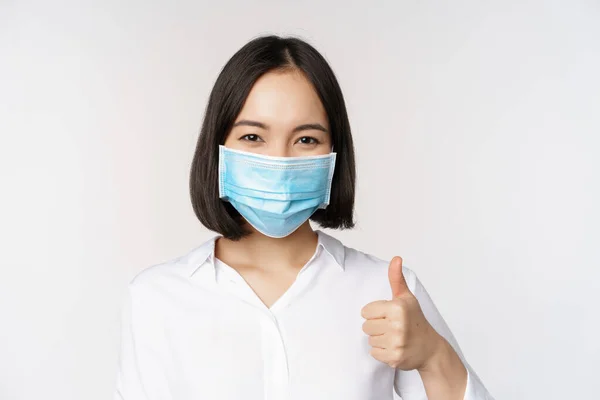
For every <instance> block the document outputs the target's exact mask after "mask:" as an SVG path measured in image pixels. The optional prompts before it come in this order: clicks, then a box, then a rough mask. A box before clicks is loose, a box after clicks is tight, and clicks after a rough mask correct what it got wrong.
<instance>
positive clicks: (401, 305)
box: [361, 256, 443, 371]
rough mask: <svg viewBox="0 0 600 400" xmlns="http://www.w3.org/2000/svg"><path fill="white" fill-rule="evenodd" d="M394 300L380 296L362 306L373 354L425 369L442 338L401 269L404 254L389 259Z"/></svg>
mask: <svg viewBox="0 0 600 400" xmlns="http://www.w3.org/2000/svg"><path fill="white" fill-rule="evenodd" d="M388 277H389V280H390V287H391V289H392V300H378V301H374V302H372V303H369V304H367V305H366V306H364V307H363V308H362V311H361V315H362V317H363V318H365V319H366V321H365V322H364V323H363V331H364V332H365V333H366V334H368V335H369V345H371V346H372V349H371V350H370V352H369V353H370V354H371V355H372V356H373V357H374V358H375V359H377V360H379V361H381V362H384V363H386V364H388V365H389V366H390V367H392V368H399V369H402V370H405V371H408V370H413V369H418V370H421V369H425V368H426V366H427V364H428V362H429V361H430V360H431V359H432V358H433V356H434V355H435V354H436V352H437V351H438V348H439V347H440V345H441V342H442V340H443V338H442V336H440V335H439V334H438V333H437V332H436V331H435V329H433V327H432V326H431V325H430V324H429V322H428V321H427V319H426V318H425V316H424V315H423V311H422V310H421V306H420V305H419V302H418V301H417V298H416V297H415V296H414V295H413V294H412V292H411V291H410V289H409V288H408V285H407V284H406V280H405V279H404V275H403V273H402V258H400V257H398V256H396V257H394V258H393V259H392V261H391V262H390V266H389V270H388Z"/></svg>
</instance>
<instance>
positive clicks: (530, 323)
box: [0, 0, 600, 400]
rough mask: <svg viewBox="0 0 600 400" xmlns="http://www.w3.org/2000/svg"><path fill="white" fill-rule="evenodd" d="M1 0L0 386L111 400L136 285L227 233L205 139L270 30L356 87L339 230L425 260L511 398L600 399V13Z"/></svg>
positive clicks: (15, 397)
mask: <svg viewBox="0 0 600 400" xmlns="http://www.w3.org/2000/svg"><path fill="white" fill-rule="evenodd" d="M0 4H1V6H0V46H1V53H0V54H1V58H0V132H1V135H2V136H1V141H0V167H1V168H0V179H1V197H0V202H1V207H0V235H1V236H0V240H1V242H0V243H1V260H2V261H1V264H0V266H1V270H0V399H3V400H5V399H6V400H21V399H28V400H29V399H32V400H33V399H35V400H37V399H51V400H54V399H56V400H81V399H86V400H101V399H107V398H111V397H112V392H113V388H114V379H115V373H116V362H117V356H118V352H117V349H118V343H119V336H118V335H119V312H120V308H121V301H122V295H123V289H124V288H125V286H126V284H127V282H128V281H129V280H130V279H131V278H132V277H133V276H134V275H135V274H136V273H137V272H139V271H141V270H142V269H143V268H145V267H148V266H150V265H152V264H156V263H159V262H162V261H166V260H168V259H171V258H174V257H176V256H179V255H181V254H183V253H185V252H187V251H188V250H190V249H191V248H192V247H195V246H197V245H199V244H200V243H201V242H203V241H204V240H206V239H207V238H209V237H210V236H212V233H211V232H208V231H207V230H205V229H204V228H203V227H202V226H201V225H200V223H199V222H198V221H197V220H196V219H195V216H194V214H193V212H192V209H191V206H190V200H189V193H188V174H189V167H190V162H191V158H192V155H193V151H194V146H195V142H196V139H197V135H198V131H199V127H200V124H201V121H202V116H203V112H204V107H205V105H206V101H207V98H208V94H209V92H210V89H211V87H212V84H213V83H214V80H215V79H216V77H217V74H218V72H219V70H220V68H221V67H222V66H223V64H224V63H225V62H226V61H227V59H228V58H229V57H230V56H231V55H233V53H234V52H235V51H236V50H237V49H239V48H240V47H241V46H242V45H243V44H244V43H246V42H247V41H248V40H249V39H251V38H253V37H255V36H257V35H259V34H263V33H279V34H294V35H300V36H301V37H303V38H305V39H307V40H308V41H309V42H311V43H312V44H314V45H315V46H316V47H317V49H319V50H320V51H321V52H322V53H323V54H324V55H325V56H326V58H327V59H328V60H329V61H330V63H331V65H332V67H333V69H334V70H335V72H336V74H337V76H338V78H339V81H340V84H341V86H342V89H343V91H344V94H345V97H346V101H347V105H348V111H349V115H350V120H351V124H352V128H353V134H354V139H355V143H356V151H357V162H358V174H359V176H358V195H357V204H356V217H357V219H358V225H357V228H356V229H355V230H353V231H347V232H334V235H335V236H337V237H339V238H340V239H342V240H343V241H344V242H345V243H346V244H347V245H349V246H351V247H356V248H358V249H360V250H363V251H366V252H369V253H372V254H375V255H377V256H379V257H382V258H391V257H392V256H393V255H396V254H397V255H401V256H402V257H403V258H404V262H405V265H406V266H408V267H409V268H411V269H413V270H414V271H415V272H416V273H417V274H418V276H419V277H420V279H421V280H422V281H423V283H424V284H425V286H426V288H427V289H428V290H429V292H430V293H431V295H432V297H433V299H434V301H435V302H436V304H437V305H438V308H439V309H440V311H441V312H442V314H443V315H444V317H445V318H446V320H447V322H448V324H449V325H450V327H451V329H452V330H453V332H454V334H455V335H456V337H457V339H458V341H459V343H460V345H461V347H462V349H463V351H464V353H465V355H466V357H467V359H468V360H469V362H470V363H471V365H472V366H473V368H474V369H475V370H476V371H477V373H478V374H479V375H480V377H481V378H482V380H483V381H484V382H485V384H486V386H487V387H488V389H489V390H490V392H491V393H492V394H493V395H494V396H495V397H496V398H497V399H512V400H517V399H523V400H526V399H527V400H530V399H546V400H550V399H584V398H585V399H591V398H595V397H594V396H597V395H598V393H599V392H600V379H599V378H598V376H599V374H600V345H599V342H598V340H599V338H600V312H599V311H598V306H600V283H599V282H600V272H599V271H600V230H599V228H598V226H599V225H600V213H599V211H598V207H597V206H598V204H600V187H599V186H600V178H599V176H598V175H599V172H600V161H599V160H600V157H599V156H600V139H599V133H600V77H599V76H600V5H599V3H598V2H596V1H592V0H590V1H496V2H482V1H477V0H472V1H465V0H461V1H453V2H443V1H437V2H432V1H401V2H399V1H390V2H382V1H373V2H368V3H367V2H365V1H354V2H351V1H338V2H333V1H329V2H326V1H318V2H317V1H295V2H292V1H260V2H259V1H254V2H250V1H241V0H240V1H223V0H220V1H214V2H210V3H208V2H207V3H206V4H202V2H198V1H187V2H183V1H179V2H173V1H167V0H160V1H158V0H157V1H116V0H113V1H106V0H104V1H95V2H86V1H71V2H66V1H59V0H56V1H52V2H50V1H41V0H38V1H10V0H9V1H6V0H3V1H2V0H0ZM324 356H326V355H324Z"/></svg>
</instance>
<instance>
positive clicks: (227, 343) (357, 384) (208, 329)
mask: <svg viewBox="0 0 600 400" xmlns="http://www.w3.org/2000/svg"><path fill="white" fill-rule="evenodd" d="M215 301H216V303H213V304H207V303H202V302H200V301H198V302H196V303H195V304H194V306H192V307H188V308H185V309H182V308H173V309H172V310H170V312H169V313H168V316H166V317H165V319H164V321H165V323H164V333H163V335H162V338H161V340H160V341H157V343H156V344H157V346H159V347H161V346H162V347H161V348H162V351H161V354H162V355H161V358H162V360H163V361H162V362H161V364H162V368H163V369H164V375H165V379H166V380H167V381H168V386H169V387H171V388H172V389H171V390H172V393H173V399H172V400H188V399H189V400H191V399H201V398H211V399H223V400H225V399H233V398H245V399H257V400H258V399H266V400H270V399H273V400H275V399H277V400H300V399H307V398H312V399H320V398H327V399H328V400H342V399H343V400H354V399H356V400H359V399H361V400H365V399H378V400H382V399H391V398H392V387H393V378H394V371H393V370H392V369H391V368H390V367H389V366H387V365H385V364H383V363H381V362H379V361H377V360H375V359H373V358H372V357H371V356H370V355H369V349H370V346H369V345H368V340H367V336H366V335H365V334H364V332H362V329H361V328H362V322H363V319H362V318H361V316H360V308H361V307H362V302H361V301H360V300H359V301H355V302H353V301H348V299H347V298H342V297H339V298H336V297H332V298H330V299H328V301H323V298H322V297H321V296H317V295H311V293H310V292H309V293H304V295H303V296H301V297H300V298H296V299H295V301H293V302H289V303H288V304H286V305H285V306H282V307H281V308H280V309H279V310H277V312H273V311H271V310H269V309H267V308H260V307H257V306H256V304H252V303H249V302H244V301H242V300H241V299H239V298H236V297H235V296H230V295H228V294H227V293H224V294H223V295H222V296H220V297H217V298H215Z"/></svg>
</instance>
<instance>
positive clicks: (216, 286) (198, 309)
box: [115, 36, 491, 400]
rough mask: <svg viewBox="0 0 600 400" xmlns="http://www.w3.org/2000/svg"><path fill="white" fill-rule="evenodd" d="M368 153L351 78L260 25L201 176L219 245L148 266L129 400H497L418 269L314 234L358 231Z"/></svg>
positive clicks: (136, 285) (126, 333) (236, 61)
mask: <svg viewBox="0 0 600 400" xmlns="http://www.w3.org/2000/svg"><path fill="white" fill-rule="evenodd" d="M354 180H355V165H354V152H353V145H352V136H351V133H350V125H349V122H348V116H347V113H346V108H345V104H344V99H343V96H342V92H341V90H340V87H339V86H338V83H337V80H336V78H335V76H334V74H333V72H332V70H331V69H330V67H329V66H328V64H327V62H326V61H325V59H324V58H323V57H322V56H321V55H320V54H319V53H318V52H317V51H316V50H315V49H314V48H313V47H311V46H310V45H309V44H307V43H305V42H303V41H301V40H299V39H295V38H280V37H276V36H268V37H260V38H257V39H255V40H252V41H251V42H249V43H248V44H246V45H245V46H244V47H243V48H242V49H240V50H239V51H238V52H237V53H236V54H235V55H234V56H233V57H232V58H231V59H230V60H229V62H228V63H227V64H226V65H225V67H224V68H223V70H222V72H221V74H220V75H219V77H218V79H217V81H216V83H215V86H214V88H213V90H212V93H211V95H210V99H209V102H208V106H207V109H206V114H205V118H204V122H203V126H202V130H201V133H200V137H199V140H198V144H197V147H196V153H195V155H194V159H193V165H192V170H191V178H190V189H191V197H192V204H193V207H194V211H195V213H196V215H197V217H198V219H199V220H200V221H201V222H202V224H204V226H205V227H207V228H208V229H210V230H212V231H215V232H217V233H218V234H219V235H217V236H215V237H214V238H212V239H211V240H209V241H207V242H206V243H204V244H202V245H200V246H199V247H197V248H195V249H193V250H191V251H190V252H189V253H187V254H185V255H183V256H181V257H178V258H177V259H174V260H171V261H169V262H165V263H161V264H158V265H154V266H152V267H149V268H146V269H145V270H144V271H142V272H141V273H139V274H138V275H137V276H136V277H135V278H134V279H133V280H132V281H131V282H130V284H129V288H128V296H127V303H126V306H125V308H124V311H123V322H122V329H123V331H122V339H121V356H120V363H119V367H120V368H119V373H118V379H117V391H116V396H115V398H116V399H122V400H159V399H160V400H167V399H168V400H192V399H194V400H199V399H210V400H218V399H223V400H233V399H236V400H237V399H246V400H259V399H261V400H262V399H267V400H284V399H289V400H292V399H298V400H300V399H302V400H305V399H326V400H354V399H356V400H365V399H374V400H381V399H391V398H392V397H393V393H394V391H395V392H396V393H397V394H398V395H400V396H402V398H403V399H404V400H417V399H426V398H429V399H443V400H450V399H457V400H458V399H471V400H475V399H477V400H479V399H491V396H490V395H489V394H488V393H487V391H486V390H485V388H484V386H483V385H482V383H481V381H480V380H479V379H478V378H477V376H476V374H475V373H474V371H473V370H472V369H471V368H470V367H469V365H468V364H467V362H466V361H465V359H464V357H463V356H462V354H461V352H460V349H459V346H458V344H457V343H456V340H455V339H454V337H453V335H452V333H451V332H450V330H449V329H448V326H447V325H446V323H445V322H444V320H443V319H442V317H441V315H440V314H439V313H438V311H437V309H436V307H435V305H434V304H433V302H432V301H431V299H430V297H429V296H428V294H427V292H426V291H425V289H424V288H423V286H422V285H421V283H420V281H419V280H418V278H417V277H416V275H415V273H414V272H413V271H411V270H410V269H408V268H406V267H403V266H402V259H401V258H400V257H395V258H394V259H393V260H392V261H391V262H390V263H387V262H385V261H382V260H380V259H378V258H376V257H373V256H371V255H368V254H364V253H362V252H360V251H358V250H355V249H352V248H348V247H345V246H344V245H343V244H342V243H340V242H339V241H338V240H336V239H335V238H333V237H331V236H329V235H327V234H325V233H323V232H321V231H313V230H312V229H311V225H310V223H309V219H312V220H313V221H314V222H316V223H318V224H320V225H321V226H322V227H326V228H342V229H344V228H351V227H352V226H353V225H354V222H353V206H354Z"/></svg>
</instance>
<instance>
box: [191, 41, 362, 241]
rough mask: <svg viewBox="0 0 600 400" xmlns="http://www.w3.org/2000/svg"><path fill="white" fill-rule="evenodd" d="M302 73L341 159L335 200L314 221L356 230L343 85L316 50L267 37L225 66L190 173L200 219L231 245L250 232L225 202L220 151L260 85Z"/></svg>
mask: <svg viewBox="0 0 600 400" xmlns="http://www.w3.org/2000/svg"><path fill="white" fill-rule="evenodd" d="M288 69H289V70H297V71H301V72H302V73H303V74H304V76H305V77H306V78H307V79H308V80H309V81H310V82H311V83H312V85H313V87H314V88H315V90H316V92H317V94H318V96H319V98H320V99H321V102H322V103H323V107H324V108H325V112H326V114H327V117H328V120H329V126H330V132H331V133H330V134H331V141H332V144H333V151H335V152H336V153H337V156H336V165H335V170H334V175H333V180H332V184H331V198H330V202H329V205H328V206H327V208H325V209H318V210H317V211H315V213H314V214H313V215H312V216H311V217H310V219H311V220H313V221H315V222H317V223H318V224H319V225H321V226H322V227H324V228H338V229H349V228H352V227H354V221H353V211H354V191H355V178H356V171H355V163H354V147H353V144H352V135H351V132H350V122H349V121H348V114H347V112H346V105H345V103H344V97H343V96H342V91H341V89H340V86H339V84H338V82H337V79H336V77H335V75H334V73H333V71H332V70H331V67H330V66H329V65H328V64H327V61H326V60H325V58H324V57H323V56H322V55H321V54H320V53H319V52H318V51H317V50H316V49H315V48H314V47H312V46H311V45H310V44H308V43H306V42H304V41H302V40H300V39H297V38H293V37H288V38H282V37H279V36H273V35H271V36H262V37H258V38H256V39H253V40H251V41H250V42H248V43H247V44H246V45H244V47H242V48H241V49H240V50H238V51H237V52H236V53H235V54H234V55H233V57H231V59H230V60H229V61H228V62H227V64H225V66H224V67H223V69H222V71H221V73H220V74H219V76H218V78H217V81H216V82H215V85H214V87H213V89H212V91H211V93H210V97H209V100H208V104H207V106H206V112H205V115H204V120H203V123H202V128H201V131H200V135H199V137H198V142H197V144H196V150H195V153H194V157H193V160H192V166H191V172H190V181H189V185H190V195H191V200H192V207H193V209H194V213H195V214H196V216H197V217H198V219H199V220H200V222H201V223H202V224H203V225H204V226H205V227H206V228H208V229H210V230H212V231H215V232H218V233H220V234H221V235H223V236H224V237H226V238H228V239H231V240H238V239H240V238H242V237H244V236H246V235H247V234H249V233H250V232H249V231H248V230H246V229H244V228H243V224H244V219H243V217H242V216H241V215H240V214H239V213H238V212H237V210H235V208H233V206H232V205H231V204H230V203H228V202H226V201H224V200H222V199H220V198H219V187H218V163H219V145H222V144H224V142H225V139H226V138H227V135H228V134H229V132H230V131H231V129H232V126H233V123H234V122H235V119H236V117H237V116H238V114H239V113H240V111H241V110H242V107H243V105H244V102H245V101H246V98H247V96H248V94H249V93H250V90H251V89H252V86H253V85H254V83H255V82H256V81H257V80H258V78H260V77H261V76H262V75H263V74H265V73H267V72H269V71H274V70H280V71H281V70H288Z"/></svg>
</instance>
